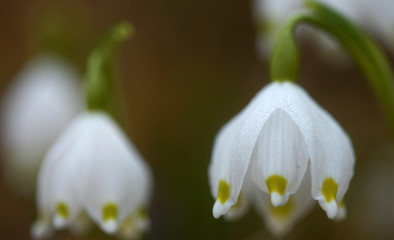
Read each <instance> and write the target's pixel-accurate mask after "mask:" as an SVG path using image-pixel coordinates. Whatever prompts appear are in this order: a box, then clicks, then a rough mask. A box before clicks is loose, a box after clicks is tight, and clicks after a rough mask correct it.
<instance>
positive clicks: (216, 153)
mask: <svg viewBox="0 0 394 240" xmlns="http://www.w3.org/2000/svg"><path fill="white" fill-rule="evenodd" d="M354 162H355V158H354V153H353V147H352V144H351V141H350V139H349V137H348V135H347V134H346V133H345V132H344V130H343V129H342V128H341V127H340V126H339V124H338V123H337V122H336V121H335V120H334V119H333V118H332V117H331V116H330V115H329V114H328V113H327V112H326V111H325V110H324V109H322V108H321V107H320V106H319V105H318V104H317V103H316V102H315V101H314V100H313V99H312V98H311V97H309V96H308V94H307V93H306V92H305V91H304V90H303V89H302V88H301V87H300V86H298V85H297V84H294V83H291V82H272V83H270V84H269V85H268V86H266V87H265V88H263V89H262V90H261V91H260V92H259V93H258V94H257V96H256V97H255V98H254V99H253V100H252V101H251V102H250V103H249V105H248V106H246V108H245V109H243V110H242V111H241V112H240V113H239V114H238V115H236V116H235V117H234V118H233V119H231V120H230V122H228V123H227V124H226V125H225V126H224V127H223V128H222V129H221V130H220V132H219V133H218V135H217V136H216V140H215V144H214V148H213V155H212V163H211V165H210V168H209V176H210V185H211V190H212V195H213V196H214V197H215V198H216V199H217V200H216V202H215V204H214V207H213V215H214V216H215V217H216V218H218V217H220V216H221V215H225V214H230V217H231V216H236V215H239V214H242V212H244V210H246V208H245V207H243V208H241V206H243V205H244V204H247V203H253V204H255V205H256V208H257V209H258V210H259V211H260V212H261V213H262V215H263V217H264V218H266V220H267V222H268V225H269V226H271V229H272V231H274V232H275V233H277V234H281V233H282V232H286V230H288V229H289V227H290V226H291V225H292V224H293V223H294V221H295V220H297V219H298V218H299V217H301V216H302V215H303V214H305V212H306V211H307V210H308V209H309V208H310V206H311V205H312V204H313V201H311V199H312V198H314V199H316V200H317V201H318V202H319V204H320V206H321V207H322V208H323V209H324V210H325V211H326V212H327V216H328V217H329V218H335V217H340V218H341V217H343V216H344V213H345V206H344V205H343V201H342V200H343V198H344V195H345V193H346V191H347V189H348V186H349V182H350V179H351V178H352V176H353V167H354ZM308 191H309V192H311V194H310V193H308ZM268 194H269V196H270V197H268ZM265 195H267V196H265ZM238 201H240V202H239V203H237V202H238ZM242 202H244V203H242ZM239 208H240V209H239Z"/></svg>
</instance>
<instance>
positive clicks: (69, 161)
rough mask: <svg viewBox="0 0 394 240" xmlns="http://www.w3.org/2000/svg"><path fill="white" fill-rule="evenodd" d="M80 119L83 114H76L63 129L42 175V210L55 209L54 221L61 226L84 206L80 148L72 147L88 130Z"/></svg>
mask: <svg viewBox="0 0 394 240" xmlns="http://www.w3.org/2000/svg"><path fill="white" fill-rule="evenodd" d="M80 123H81V118H80V117H77V118H75V119H74V121H73V122H72V123H71V124H70V126H69V127H68V128H67V129H66V130H65V131H64V132H63V133H62V135H61V136H60V137H59V139H58V140H57V141H56V142H55V144H54V145H53V146H52V148H51V149H50V151H49V152H48V154H47V155H46V157H45V159H44V161H43V163H42V166H41V168H40V172H39V175H38V181H37V182H38V187H37V208H38V210H39V212H44V213H47V214H53V213H55V218H54V224H55V225H56V227H58V228H61V227H65V226H66V225H68V224H69V223H70V222H72V220H73V219H74V218H75V217H76V216H77V214H78V213H79V212H80V210H81V209H80V204H79V202H78V201H77V198H76V197H77V196H76V193H75V184H78V182H76V181H77V180H78V178H77V177H76V176H75V172H76V170H77V169H78V161H79V159H78V156H77V155H78V152H76V151H75V149H73V148H72V146H73V144H74V141H76V138H77V136H78V134H80V133H83V131H84V128H83V126H81V124H80ZM57 204H63V205H64V206H62V207H63V210H65V211H67V215H68V217H67V218H65V217H64V216H63V217H61V216H59V215H57V214H56V207H57ZM59 217H60V218H59Z"/></svg>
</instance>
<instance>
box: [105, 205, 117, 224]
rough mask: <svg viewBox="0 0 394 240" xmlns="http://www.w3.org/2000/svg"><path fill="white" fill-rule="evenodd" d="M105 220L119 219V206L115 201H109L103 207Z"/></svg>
mask: <svg viewBox="0 0 394 240" xmlns="http://www.w3.org/2000/svg"><path fill="white" fill-rule="evenodd" d="M102 218H103V222H106V221H108V220H117V218H118V207H117V206H116V204H115V203H107V204H105V205H104V206H103V209H102Z"/></svg>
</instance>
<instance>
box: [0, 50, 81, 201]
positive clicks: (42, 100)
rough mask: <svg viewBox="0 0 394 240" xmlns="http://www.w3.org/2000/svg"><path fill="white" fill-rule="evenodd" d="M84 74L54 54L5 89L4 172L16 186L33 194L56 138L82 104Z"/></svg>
mask: <svg viewBox="0 0 394 240" xmlns="http://www.w3.org/2000/svg"><path fill="white" fill-rule="evenodd" d="M79 80H80V77H79V75H78V74H77V72H76V70H75V69H74V68H73V67H72V66H70V65H69V64H68V63H66V62H65V61H63V60H61V59H59V58H57V57H55V56H49V55H47V56H41V57H36V58H34V59H32V60H31V62H29V63H28V64H27V66H26V67H25V68H24V69H22V71H21V73H20V74H19V75H18V76H17V77H16V78H15V80H14V82H13V84H12V86H11V87H10V89H8V92H6V93H5V98H4V99H3V100H4V102H3V106H2V123H1V128H2V143H3V152H4V154H5V156H4V162H3V169H4V174H5V176H6V178H7V180H8V182H9V183H10V184H11V186H12V188H13V189H14V190H16V191H18V192H21V193H25V194H28V193H32V192H33V190H34V188H35V183H36V175H37V171H38V168H39V166H40V163H41V161H42V159H43V157H44V156H45V153H46V152H47V151H48V149H49V147H50V145H51V144H52V142H53V141H54V140H55V138H56V137H57V136H58V135H59V134H60V133H61V131H62V130H63V129H64V128H65V127H66V125H67V124H68V123H69V121H70V120H71V119H72V118H73V117H74V116H75V115H76V114H77V113H78V112H79V111H80V110H81V108H82V107H83V106H82V105H83V102H82V96H81V95H82V94H81V88H80V85H79Z"/></svg>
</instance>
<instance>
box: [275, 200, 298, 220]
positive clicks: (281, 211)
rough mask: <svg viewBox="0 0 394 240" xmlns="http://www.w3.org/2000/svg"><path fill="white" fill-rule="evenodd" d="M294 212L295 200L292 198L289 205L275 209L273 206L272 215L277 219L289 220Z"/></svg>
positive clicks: (288, 202)
mask: <svg viewBox="0 0 394 240" xmlns="http://www.w3.org/2000/svg"><path fill="white" fill-rule="evenodd" d="M292 211H293V199H292V197H290V198H289V200H288V201H287V203H286V204H285V205H283V206H280V207H274V206H273V205H272V204H271V215H272V217H275V218H281V219H283V218H288V217H289V216H290V214H291V212H292Z"/></svg>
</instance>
